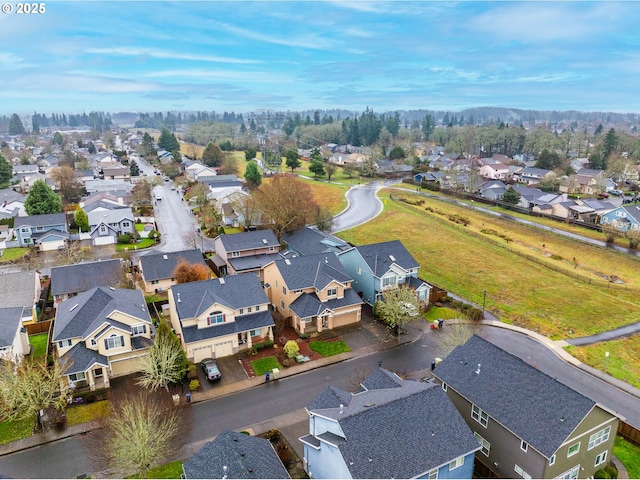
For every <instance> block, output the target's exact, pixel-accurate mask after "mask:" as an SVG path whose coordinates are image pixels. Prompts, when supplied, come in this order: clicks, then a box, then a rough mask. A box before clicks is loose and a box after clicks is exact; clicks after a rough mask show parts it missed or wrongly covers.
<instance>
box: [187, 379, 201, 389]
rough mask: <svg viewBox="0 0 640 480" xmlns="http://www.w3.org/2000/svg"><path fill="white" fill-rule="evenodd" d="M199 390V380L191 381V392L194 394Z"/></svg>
mask: <svg viewBox="0 0 640 480" xmlns="http://www.w3.org/2000/svg"><path fill="white" fill-rule="evenodd" d="M199 388H200V382H199V381H198V380H191V381H190V382H189V390H191V391H192V392H195V391H196V390H198V389H199Z"/></svg>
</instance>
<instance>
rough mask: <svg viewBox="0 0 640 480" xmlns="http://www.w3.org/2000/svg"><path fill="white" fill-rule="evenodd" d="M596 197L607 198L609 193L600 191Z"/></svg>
mask: <svg viewBox="0 0 640 480" xmlns="http://www.w3.org/2000/svg"><path fill="white" fill-rule="evenodd" d="M598 198H609V194H608V193H607V192H601V193H599V194H598Z"/></svg>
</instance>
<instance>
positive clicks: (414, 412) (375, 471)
mask: <svg viewBox="0 0 640 480" xmlns="http://www.w3.org/2000/svg"><path fill="white" fill-rule="evenodd" d="M374 375H375V378H373V379H372V380H371V382H370V384H377V383H378V380H380V379H382V378H383V376H382V375H381V374H380V372H376V373H375V374H374ZM387 375H393V374H387ZM389 378H390V377H389ZM365 382H367V380H365ZM393 385H395V386H394V387H392V388H382V387H383V386H382V385H377V386H379V387H380V388H374V389H372V390H368V391H364V392H361V393H357V394H355V395H353V396H351V401H350V402H345V401H343V400H345V398H343V396H341V395H339V394H336V393H335V392H333V393H330V394H324V395H325V397H324V403H326V404H327V406H326V408H309V407H311V405H314V403H313V402H312V404H310V406H309V407H307V409H308V410H309V411H310V412H311V413H317V414H320V415H323V416H325V417H328V418H332V419H335V420H336V421H338V423H339V424H340V428H341V429H342V431H343V433H344V434H345V438H343V439H342V443H338V448H339V449H340V452H341V453H342V457H343V458H344V461H345V463H346V465H347V468H348V469H349V471H350V473H351V476H352V477H353V478H412V477H415V476H417V475H420V474H423V473H425V472H427V471H429V470H431V469H433V468H437V467H439V466H441V465H444V464H446V463H448V462H450V461H452V460H453V459H455V458H457V457H459V456H462V455H467V454H469V453H471V452H474V451H476V450H478V449H479V448H480V447H479V446H478V442H477V441H476V439H475V438H474V436H473V433H472V432H471V430H469V427H467V425H466V423H465V422H464V420H463V419H462V417H461V416H460V414H459V413H458V411H457V410H456V409H455V407H454V405H453V403H452V402H451V401H450V400H449V398H448V397H447V395H446V394H445V392H443V391H442V389H441V388H439V387H438V386H436V385H433V384H426V383H422V382H417V381H413V380H400V385H399V386H398V385H396V382H393ZM332 398H333V399H334V400H335V401H336V403H335V404H334V405H333V406H330V405H329V402H330V401H331V399H332ZM316 400H317V399H316ZM314 402H315V401H314ZM338 402H339V403H338ZM318 403H319V402H318ZM340 403H342V405H343V406H342V407H340ZM318 437H320V438H322V437H321V436H319V435H318ZM331 443H334V444H335V443H336V442H331ZM399 459H401V460H399Z"/></svg>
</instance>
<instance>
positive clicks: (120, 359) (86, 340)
mask: <svg viewBox="0 0 640 480" xmlns="http://www.w3.org/2000/svg"><path fill="white" fill-rule="evenodd" d="M51 341H52V343H53V344H54V346H55V349H56V355H57V358H58V359H59V361H61V362H62V364H63V365H64V367H65V375H64V378H63V379H62V381H61V385H62V387H63V389H65V388H66V387H69V386H75V387H77V388H80V387H89V388H90V389H91V390H94V389H96V388H103V387H104V388H107V387H109V379H110V378H112V377H119V376H121V375H128V374H131V373H134V372H136V371H139V369H140V359H141V358H142V357H144V356H145V355H147V354H148V353H149V348H150V347H151V344H152V343H153V342H152V340H151V317H150V316H149V310H147V304H146V302H145V300H144V296H143V295H142V292H141V291H140V290H128V289H122V288H113V287H109V288H107V287H96V288H92V289H90V290H87V291H86V292H82V293H79V294H78V295H76V296H75V297H73V298H70V299H68V300H65V301H64V302H62V303H60V304H59V305H58V308H57V309H56V318H55V321H54V324H53V335H52V337H51Z"/></svg>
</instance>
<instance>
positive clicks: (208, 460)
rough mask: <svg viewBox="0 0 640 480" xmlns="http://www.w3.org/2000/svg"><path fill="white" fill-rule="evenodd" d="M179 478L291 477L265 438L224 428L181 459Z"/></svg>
mask: <svg viewBox="0 0 640 480" xmlns="http://www.w3.org/2000/svg"><path fill="white" fill-rule="evenodd" d="M182 471H183V472H184V477H183V478H238V479H244V478H247V479H253V478H291V477H290V476H289V473H288V472H287V469H286V468H285V467H284V465H283V464H282V461H281V460H280V458H279V457H278V454H277V453H276V451H275V450H274V449H273V446H272V445H271V442H270V441H269V440H267V439H266V438H260V437H254V436H252V435H246V434H245V433H239V432H232V431H229V430H225V431H224V432H222V433H221V434H220V435H218V436H217V437H216V438H215V439H214V440H213V441H211V442H207V443H205V444H204V446H203V447H202V448H201V449H200V450H198V451H197V452H196V453H195V454H194V455H193V456H192V457H191V458H189V459H188V460H185V461H184V462H183V463H182Z"/></svg>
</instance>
